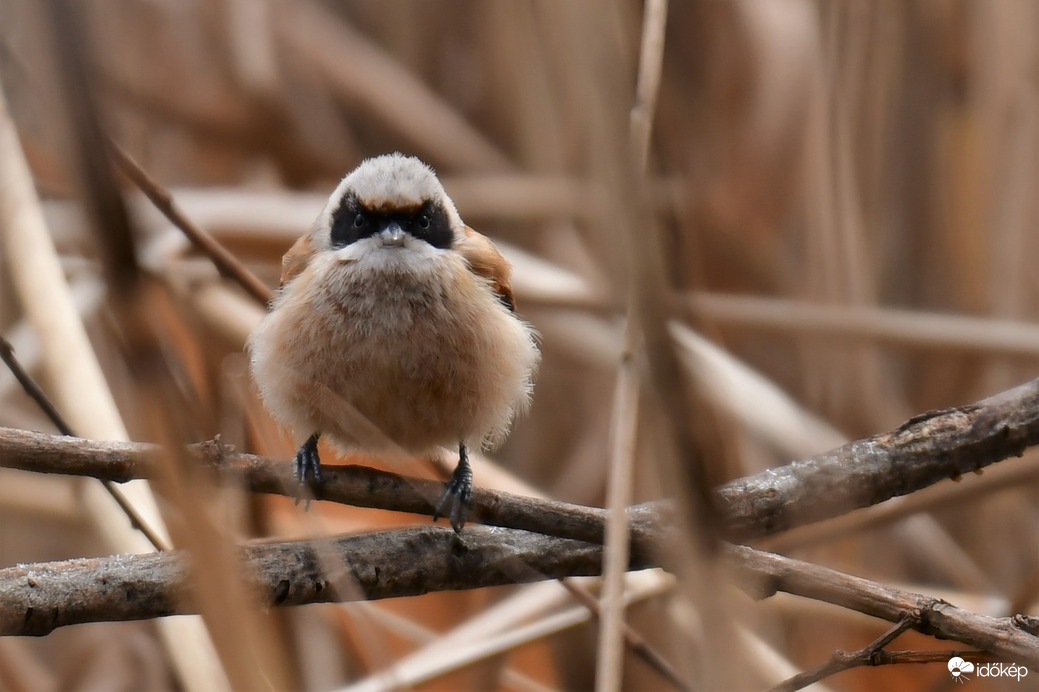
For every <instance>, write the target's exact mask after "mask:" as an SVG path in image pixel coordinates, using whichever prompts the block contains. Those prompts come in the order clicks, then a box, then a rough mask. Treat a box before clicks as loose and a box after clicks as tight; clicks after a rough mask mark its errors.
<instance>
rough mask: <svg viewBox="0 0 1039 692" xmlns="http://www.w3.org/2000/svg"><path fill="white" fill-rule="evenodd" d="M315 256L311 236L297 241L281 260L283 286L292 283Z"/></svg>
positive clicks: (308, 235)
mask: <svg viewBox="0 0 1039 692" xmlns="http://www.w3.org/2000/svg"><path fill="white" fill-rule="evenodd" d="M313 256H314V248H313V245H312V244H311V242H310V234H309V233H308V234H307V235H305V236H302V237H301V238H300V239H299V240H297V241H296V242H295V243H294V244H293V246H292V247H290V248H289V251H288V252H286V253H285V256H284V257H282V258H281V284H280V285H281V286H284V285H285V284H287V283H288V282H290V281H292V279H294V278H295V277H296V275H298V274H299V273H300V272H301V271H303V270H304V269H306V268H307V263H309V262H310V258H311V257H313Z"/></svg>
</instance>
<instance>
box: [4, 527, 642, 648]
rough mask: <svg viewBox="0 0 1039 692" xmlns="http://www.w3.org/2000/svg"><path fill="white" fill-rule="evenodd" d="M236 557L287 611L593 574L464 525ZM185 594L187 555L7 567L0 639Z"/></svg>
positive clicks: (519, 540) (515, 534)
mask: <svg viewBox="0 0 1039 692" xmlns="http://www.w3.org/2000/svg"><path fill="white" fill-rule="evenodd" d="M325 551H327V555H325V554H324V552H325ZM239 557H240V559H241V560H242V562H243V564H244V569H243V573H244V574H246V575H247V578H248V579H249V580H250V582H251V584H250V586H251V587H252V589H253V591H254V592H255V594H256V597H257V599H258V604H260V605H262V606H290V605H303V604H306V603H326V602H332V601H347V600H358V599H366V600H373V599H379V598H390V597H396V596H414V595H419V594H424V593H429V592H432V591H447V590H453V589H472V588H480V587H485V586H498V585H502V584H514V583H522V582H531V581H538V580H543V579H553V578H559V577H567V576H581V575H585V576H587V575H594V574H598V573H599V570H600V564H601V559H602V549H601V547H600V546H598V545H594V544H591V543H584V542H581V541H573V540H567V539H560V538H554V537H550V536H543V535H541V534H536V533H529V532H526V531H512V530H506V529H496V528H490V527H482V526H468V527H466V530H465V532H464V534H463V535H462V536H461V538H459V537H458V536H457V534H455V532H454V531H453V530H452V529H450V528H446V527H438V526H423V527H415V528H407V529H400V530H396V531H389V532H381V533H369V534H364V535H360V536H348V537H343V538H334V539H327V540H320V541H307V542H289V543H268V544H259V545H250V546H246V547H243V548H241V549H240V551H239ZM330 564H338V565H343V569H344V570H345V572H344V573H343V574H337V575H330V574H328V573H327V572H326V571H325V570H323V569H322V567H323V566H327V565H330ZM631 566H632V568H634V569H638V568H642V567H646V566H648V565H647V564H646V563H645V562H642V563H636V562H633V563H632V565H631ZM338 583H343V584H350V587H349V588H343V589H337V588H336V585H337V584H338ZM191 588H192V585H191V569H190V566H189V562H188V556H187V554H186V553H185V552H184V551H179V550H175V551H170V552H166V553H151V554H147V555H115V556H112V557H104V558H82V559H76V560H67V561H63V562H51V563H42V564H34V565H21V566H17V567H9V568H6V569H2V570H0V604H2V606H0V635H43V634H47V633H49V632H51V631H53V630H54V629H55V628H57V627H62V626H65V625H72V624H77V623H84V622H97V621H103V620H104V621H107V620H139V619H146V618H154V617H161V616H165V615H177V614H185V613H192V612H196V611H195V606H194V605H193V604H192V599H191V596H190V593H191Z"/></svg>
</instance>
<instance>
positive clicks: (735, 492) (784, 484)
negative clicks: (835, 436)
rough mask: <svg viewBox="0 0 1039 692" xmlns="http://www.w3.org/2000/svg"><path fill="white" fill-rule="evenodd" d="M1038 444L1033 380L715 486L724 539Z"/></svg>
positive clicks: (1038, 404)
mask: <svg viewBox="0 0 1039 692" xmlns="http://www.w3.org/2000/svg"><path fill="white" fill-rule="evenodd" d="M1037 443H1039V379H1036V380H1032V381H1030V382H1026V383H1025V384H1022V385H1019V386H1017V387H1014V388H1013V389H1008V390H1006V391H1004V392H1000V393H999V394H996V395H995V396H991V397H989V398H987V399H982V400H981V401H978V402H976V403H974V404H969V405H967V406H958V407H956V408H948V409H942V410H940V411H931V412H928V413H924V414H922V415H919V416H915V417H913V418H911V419H909V420H908V421H906V422H905V423H903V424H902V425H900V426H899V427H898V428H896V429H895V430H892V431H890V432H885V433H880V434H879V435H874V436H873V437H868V438H865V439H862V440H857V441H855V442H850V443H848V444H846V445H844V446H842V447H838V448H837V449H835V450H832V451H830V452H826V453H825V454H820V455H818V456H815V457H812V458H811V459H806V460H803V461H795V462H793V463H790V464H787V465H786V466H782V467H779V468H774V469H769V470H768V471H765V472H763V473H759V474H756V475H753V476H748V477H746V478H741V479H739V480H735V481H732V482H730V483H726V484H725V485H723V486H722V487H721V488H719V489H718V493H719V495H720V496H721V503H720V504H721V508H722V514H723V516H724V517H725V519H726V528H727V530H728V531H727V536H728V537H729V538H730V540H732V539H747V538H753V537H760V536H768V535H771V534H774V533H779V532H780V531H785V530H787V529H792V528H795V527H797V526H803V525H805V524H811V523H814V522H817V521H821V520H823V519H829V518H832V517H836V516H840V515H842V514H846V513H848V512H850V511H852V510H853V509H860V508H862V507H869V506H870V505H875V504H879V503H881V502H883V501H884V500H889V499H891V498H892V497H897V496H900V495H908V494H909V493H912V492H915V491H917V490H921V489H923V488H926V487H928V486H930V485H934V484H935V483H937V482H939V481H941V480H944V479H946V478H953V479H958V478H959V477H960V476H961V475H963V474H965V473H970V472H973V471H977V470H979V469H982V468H984V467H986V466H989V465H990V464H994V463H996V462H998V461H1002V460H1003V459H1007V458H1009V457H1014V456H1021V454H1022V453H1023V452H1024V450H1025V449H1026V448H1028V447H1030V446H1032V445H1035V444H1037Z"/></svg>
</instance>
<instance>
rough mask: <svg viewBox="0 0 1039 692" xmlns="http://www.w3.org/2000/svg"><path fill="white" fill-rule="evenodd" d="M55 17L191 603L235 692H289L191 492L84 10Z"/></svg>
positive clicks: (67, 107) (82, 179) (103, 252)
mask: <svg viewBox="0 0 1039 692" xmlns="http://www.w3.org/2000/svg"><path fill="white" fill-rule="evenodd" d="M48 9H49V10H50V20H51V21H50V29H51V30H52V32H53V35H54V37H55V42H54V50H55V53H56V62H57V65H58V74H57V77H58V85H59V90H60V93H61V97H62V98H61V102H62V105H63V106H64V113H63V114H64V121H63V122H62V125H63V126H64V128H65V130H66V133H67V135H68V136H69V139H70V145H71V146H70V150H71V152H72V162H73V166H72V167H73V170H74V172H75V173H76V180H77V182H78V183H79V184H78V185H77V188H78V191H79V193H80V195H81V201H82V203H83V205H84V209H85V210H86V212H87V216H88V218H89V221H90V224H89V225H90V229H91V231H92V232H93V236H94V240H95V241H96V243H95V247H96V249H97V251H98V255H99V257H100V260H101V265H102V269H103V272H104V275H105V278H106V280H107V282H108V288H109V298H110V305H111V307H112V309H113V312H114V317H115V321H116V324H117V326H118V329H119V336H120V347H121V350H122V355H123V359H124V362H125V364H126V367H127V369H128V371H129V373H130V375H131V377H132V379H133V381H134V384H135V387H136V391H135V394H136V396H137V397H138V398H137V401H144V402H164V403H165V404H166V406H165V407H163V408H160V407H157V406H150V407H147V408H145V409H144V410H143V411H142V415H141V418H142V423H143V429H144V434H145V435H147V436H148V437H149V439H154V440H159V441H160V442H161V443H163V446H164V448H165V449H163V450H162V451H160V455H161V457H163V461H164V463H159V464H158V465H157V467H156V468H157V469H158V470H159V472H160V473H159V477H158V480H159V482H160V483H161V485H162V488H163V491H164V494H165V497H166V499H168V500H170V501H171V504H172V506H173V507H175V508H176V509H177V510H179V517H178V519H179V521H174V522H172V523H171V524H170V530H171V533H173V534H175V535H176V536H177V543H178V545H181V546H185V547H187V548H188V549H189V550H190V551H191V554H192V555H194V557H195V559H196V563H195V564H196V568H195V569H196V570H197V574H198V576H199V581H198V583H197V584H195V585H194V591H193V597H194V598H196V599H197V601H198V603H200V604H201V608H200V611H199V612H200V614H201V615H202V616H203V619H204V620H205V622H206V625H207V627H208V630H209V633H210V635H211V636H212V643H213V645H214V646H215V648H216V652H217V654H218V655H219V656H220V661H221V663H222V665H223V672H224V673H226V676H227V677H226V680H227V683H228V684H230V685H231V687H232V688H235V689H259V688H260V687H261V686H264V685H267V684H269V685H272V686H274V687H275V688H284V687H286V686H287V685H288V676H287V669H286V666H285V662H284V657H283V656H281V655H280V652H279V650H278V649H277V648H276V647H275V646H274V645H273V637H271V636H270V632H269V631H268V628H265V627H264V624H265V623H264V622H263V620H262V619H261V618H260V617H259V616H258V615H257V614H256V613H254V612H253V611H252V610H251V609H250V608H249V607H248V603H249V600H248V597H247V596H246V595H245V594H243V593H242V592H241V590H240V588H239V584H240V583H239V580H238V579H236V576H237V575H236V574H235V571H236V570H235V568H236V567H237V564H236V563H235V562H234V556H233V552H232V550H231V549H230V541H227V540H224V537H222V536H221V534H220V532H219V531H218V530H217V527H216V525H215V524H214V523H213V522H211V521H209V520H208V517H207V516H206V508H205V506H204V505H203V504H202V498H201V497H199V496H198V495H197V493H195V492H194V490H189V486H191V485H195V484H196V483H197V481H195V480H194V479H193V478H192V477H191V475H190V474H191V472H192V470H193V468H192V467H191V466H190V465H189V464H185V463H181V462H182V461H183V459H182V455H183V452H182V451H181V442H183V437H182V435H183V434H184V432H183V431H184V430H186V429H187V426H186V421H187V418H188V415H187V411H188V410H190V409H189V406H190V402H189V401H187V397H182V396H179V395H180V394H181V390H178V388H177V387H176V385H175V379H174V376H173V374H172V373H171V372H170V371H169V369H168V364H167V362H166V361H165V360H164V354H163V350H162V347H161V346H160V344H159V340H158V337H157V334H156V332H155V331H154V320H155V313H154V312H153V311H154V310H156V308H158V307H159V306H160V304H161V303H160V301H159V300H158V291H159V288H158V287H157V286H156V285H155V284H154V283H151V282H147V281H145V280H143V275H142V273H141V271H140V267H139V266H138V263H137V252H136V241H135V239H134V234H133V230H132V228H131V222H130V219H129V215H128V213H127V210H126V208H125V204H124V202H123V198H122V194H121V193H120V191H119V188H118V186H117V184H116V182H115V176H114V173H113V171H112V169H111V167H110V165H109V157H108V151H107V149H106V140H105V136H104V128H103V127H102V125H101V121H100V116H99V114H98V111H97V109H96V107H95V103H94V101H93V95H92V92H91V84H92V82H91V74H90V72H89V70H88V68H87V64H88V61H87V59H86V56H87V55H90V54H91V53H90V50H89V43H88V39H87V36H86V34H85V30H84V24H83V16H82V15H80V14H79V12H80V11H81V10H80V9H79V8H77V7H76V6H74V5H72V4H71V3H70V2H69V1H68V0H51V2H50V3H49V6H48ZM193 481H194V482H193ZM222 681H223V676H222V675H221V676H220V677H219V678H217V685H218V686H222V684H221V683H222Z"/></svg>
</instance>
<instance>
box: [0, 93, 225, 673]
mask: <svg viewBox="0 0 1039 692" xmlns="http://www.w3.org/2000/svg"><path fill="white" fill-rule="evenodd" d="M21 151H22V150H21V146H20V144H19V141H18V135H17V132H16V131H15V129H14V125H13V123H12V122H11V119H10V115H9V114H8V111H7V105H6V102H5V99H4V95H3V89H2V86H0V180H2V181H4V183H3V184H2V185H0V219H2V220H0V232H3V247H4V253H3V255H4V257H5V258H6V261H7V266H8V269H9V272H10V275H11V278H12V282H13V283H14V285H15V289H16V291H17V292H18V295H19V296H20V298H21V304H22V307H23V309H24V310H25V313H26V316H27V318H28V320H29V322H30V323H31V324H32V325H33V326H34V327H35V329H36V331H37V334H38V336H39V343H40V345H41V349H42V362H43V366H44V367H45V368H46V369H47V371H48V374H49V379H50V381H51V382H52V383H53V386H54V388H55V392H54V394H55V399H56V401H57V405H58V407H59V408H60V409H61V411H62V412H63V413H64V415H65V416H66V417H67V418H68V419H69V421H70V422H71V424H72V425H73V426H74V427H75V428H76V429H77V430H78V431H80V432H82V433H83V434H84V435H88V436H94V437H100V438H104V439H109V440H120V439H122V440H125V439H127V433H126V429H125V428H124V427H123V424H122V420H121V419H120V417H119V413H118V411H117V410H116V407H115V403H114V401H113V399H112V395H111V392H110V391H109V389H108V385H107V383H106V382H105V379H104V376H103V374H102V372H101V369H100V367H99V365H98V362H97V359H96V357H95V355H94V353H93V350H92V348H91V346H90V342H89V340H88V339H87V336H86V331H85V330H84V328H83V324H82V322H81V320H80V317H79V314H78V312H77V310H76V306H75V302H74V300H73V299H72V297H71V295H70V292H69V288H68V284H67V282H66V280H65V276H64V273H63V272H62V270H61V266H60V264H59V262H58V259H57V254H56V252H55V250H54V245H53V243H52V242H51V240H50V237H49V235H48V233H47V227H46V225H45V222H44V220H43V214H42V212H41V210H40V205H39V200H38V199H37V197H36V192H35V190H34V189H33V184H32V178H31V175H30V172H29V170H28V167H27V164H26V162H25V159H24V158H23V157H22V154H21ZM124 493H125V494H126V495H127V496H128V497H129V500H130V502H131V503H132V504H133V506H134V507H135V508H136V509H137V511H138V512H140V513H141V514H142V515H143V516H144V517H145V520H146V521H147V522H148V524H149V525H150V526H152V527H153V528H155V529H156V530H157V531H159V532H160V535H162V532H163V531H164V529H163V528H162V527H163V526H164V525H163V522H162V521H161V518H160V516H159V513H158V509H157V507H156V506H155V501H154V499H153V498H152V495H151V491H150V490H149V489H148V486H147V483H144V482H141V483H137V484H134V485H131V486H127V487H126V488H125V489H124ZM82 497H83V500H84V503H85V505H86V508H87V513H88V516H89V517H90V518H91V519H92V520H93V521H94V522H95V525H96V526H97V528H98V531H99V533H100V534H101V535H102V536H103V538H104V539H105V541H106V543H108V545H110V546H111V547H112V549H113V550H115V551H117V552H140V551H148V550H150V549H151V546H150V545H149V544H148V543H147V541H146V540H144V538H143V537H142V536H141V535H140V534H139V533H138V532H137V531H136V530H134V529H133V527H132V526H130V525H129V524H128V523H127V522H126V520H125V517H124V516H123V513H122V511H121V510H119V508H118V507H117V506H116V505H115V504H114V503H113V502H112V499H111V498H110V497H109V496H108V495H107V494H106V493H105V491H104V490H103V489H102V488H100V487H97V486H95V485H91V484H88V485H86V486H84V490H83V494H82ZM200 624H201V623H200V621H198V620H193V619H177V620H168V621H163V622H162V623H160V624H159V631H160V633H161V635H162V637H163V640H164V644H165V646H166V650H167V651H168V652H169V654H170V657H171V660H172V661H173V662H174V665H175V666H176V668H177V671H178V673H179V675H180V678H181V680H182V681H183V682H184V684H185V686H186V687H187V688H188V689H190V690H193V691H195V692H202V691H203V690H213V689H214V688H217V689H219V688H220V687H221V684H220V680H221V679H222V672H221V670H220V666H219V663H218V662H217V661H216V657H215V655H214V653H213V651H212V649H211V648H210V645H209V642H208V638H207V636H206V633H205V630H204V629H203V628H201V627H200V626H199V625H200Z"/></svg>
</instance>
